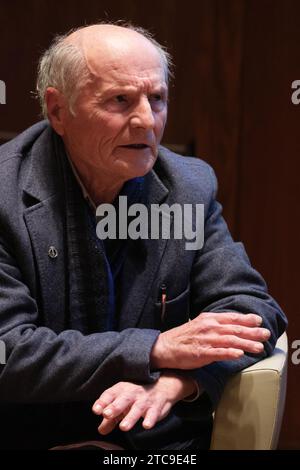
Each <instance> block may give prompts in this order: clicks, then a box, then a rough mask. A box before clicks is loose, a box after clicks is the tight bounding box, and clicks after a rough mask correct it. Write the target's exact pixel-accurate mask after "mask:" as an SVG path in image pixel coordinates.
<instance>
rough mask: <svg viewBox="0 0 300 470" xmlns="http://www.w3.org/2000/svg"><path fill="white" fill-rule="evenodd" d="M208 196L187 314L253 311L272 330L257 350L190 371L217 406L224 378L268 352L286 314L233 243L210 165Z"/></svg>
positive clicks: (285, 321)
mask: <svg viewBox="0 0 300 470" xmlns="http://www.w3.org/2000/svg"><path fill="white" fill-rule="evenodd" d="M209 169H210V172H211V178H212V182H213V188H214V190H213V197H212V200H211V203H210V207H209V210H208V213H207V217H206V221H205V243H204V246H203V248H202V249H201V250H199V252H198V253H197V255H196V257H195V262H194V265H193V269H192V274H191V288H192V289H191V292H192V307H191V311H192V317H195V316H197V315H198V314H199V313H200V312H226V311H235V312H241V313H256V314H258V315H260V316H261V317H262V319H263V324H262V326H264V327H265V328H268V329H269V330H270V332H271V336H270V339H269V340H268V341H267V342H266V343H264V345H265V348H264V351H263V352H262V353H261V354H255V355H254V354H250V353H245V354H244V356H242V357H241V358H240V359H238V360H232V361H219V362H214V363H212V364H210V365H207V366H204V367H202V368H199V369H197V370H194V371H193V372H192V375H193V377H194V378H196V379H197V380H198V381H199V384H201V385H202V386H203V387H204V389H205V390H206V392H207V393H208V395H209V397H210V398H211V401H212V402H213V403H214V405H216V404H217V403H218V401H219V399H220V397H221V394H222V391H223V389H224V386H225V383H226V381H227V380H228V378H229V377H230V376H231V375H232V374H235V373H237V372H239V371H240V370H242V369H244V368H246V367H248V366H250V365H252V364H254V363H255V362H257V361H259V360H260V359H262V358H264V357H266V356H268V355H270V354H271V352H272V351H273V349H274V347H275V344H276V341H277V339H278V337H279V336H280V335H281V334H282V333H283V332H284V330H285V328H286V324H287V320H286V317H285V315H284V313H283V312H282V310H281V308H280V307H279V305H278V304H277V303H276V302H275V300H274V299H273V298H272V297H271V296H270V295H269V294H268V291H267V286H266V283H265V281H264V280H263V278H262V277H261V275H260V274H259V273H258V272H257V271H256V270H255V269H253V267H252V266H251V264H250V261H249V259H248V256H247V254H246V252H245V249H244V247H243V244H242V243H235V242H234V241H233V239H232V237H231V235H230V233H229V230H228V228H227V225H226V223H225V221H224V219H223V217H222V207H221V205H220V204H219V203H218V202H217V201H216V198H215V196H216V192H217V180H216V177H215V175H214V173H213V170H212V169H211V168H210V167H209Z"/></svg>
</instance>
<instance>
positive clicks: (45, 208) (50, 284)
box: [23, 127, 66, 332]
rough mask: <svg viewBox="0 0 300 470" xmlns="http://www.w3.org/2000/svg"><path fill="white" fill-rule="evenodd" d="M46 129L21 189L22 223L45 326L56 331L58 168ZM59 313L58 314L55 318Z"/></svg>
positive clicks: (60, 294) (60, 324)
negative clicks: (38, 285)
mask: <svg viewBox="0 0 300 470" xmlns="http://www.w3.org/2000/svg"><path fill="white" fill-rule="evenodd" d="M52 135H53V134H52V131H51V129H50V128H49V127H48V128H46V130H45V131H44V132H43V133H42V134H41V135H40V137H38V139H37V140H36V142H35V144H34V145H33V147H32V151H31V155H30V167H29V168H28V173H27V179H26V181H25V185H24V188H23V194H24V197H23V200H24V203H25V206H26V207H25V210H24V214H23V216H24V221H25V224H26V227H27V230H28V233H29V237H30V240H31V244H32V249H33V253H34V258H35V262H36V265H37V271H38V276H39V279H38V282H39V284H40V289H41V296H39V298H38V301H41V302H42V300H43V299H47V302H44V305H42V311H43V312H44V315H45V321H46V325H47V326H49V327H50V328H52V329H53V330H54V331H56V332H60V331H62V330H63V329H64V315H61V312H64V313H65V303H66V302H65V292H66V283H65V259H64V258H65V250H64V226H63V225H64V217H63V214H62V211H63V207H64V205H63V202H62V198H63V194H62V193H61V189H62V184H61V183H62V179H61V168H60V165H58V160H57V156H56V154H55V152H54V151H53V137H52ZM58 312H59V313H60V314H59V315H58Z"/></svg>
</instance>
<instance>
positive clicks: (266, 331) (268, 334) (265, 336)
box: [264, 330, 271, 338]
mask: <svg viewBox="0 0 300 470" xmlns="http://www.w3.org/2000/svg"><path fill="white" fill-rule="evenodd" d="M270 336H271V333H270V331H269V330H265V331H264V338H269V337H270Z"/></svg>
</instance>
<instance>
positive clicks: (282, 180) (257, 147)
mask: <svg viewBox="0 0 300 470" xmlns="http://www.w3.org/2000/svg"><path fill="white" fill-rule="evenodd" d="M299 39H300V3H299V2H297V1H287V2H281V1H277V2H276V1H275V2H274V1H266V0H265V1H260V2H258V1H254V2H247V11H246V25H245V44H244V73H243V76H244V79H243V93H242V99H243V115H242V119H241V128H242V131H241V132H242V138H241V147H240V155H239V159H240V167H241V173H240V181H241V185H240V191H239V198H238V201H239V209H238V220H237V223H238V236H239V238H240V239H242V240H243V241H244V242H245V244H246V247H247V250H248V253H249V255H250V257H251V259H252V260H253V262H254V264H255V266H256V267H257V268H258V269H259V271H260V272H262V273H263V275H264V276H265V278H266V279H267V281H268V284H269V288H270V291H271V292H272V293H273V294H274V296H275V297H276V298H277V299H278V301H279V302H280V304H281V305H282V307H283V308H284V310H285V312H286V314H287V315H288V317H289V322H290V326H289V332H288V334H289V342H290V344H291V342H292V341H293V340H294V339H299V338H300V316H299V298H298V295H299V294H298V293H299V291H298V288H299V287H298V286H299V267H300V245H299V241H300V221H299V216H300V211H299V196H300V185H299V171H300V161H299V155H300V140H299V123H300V106H298V107H297V106H295V105H293V104H292V102H291V92H292V91H291V83H292V81H293V80H295V79H299V77H300V49H299ZM299 385H300V366H295V365H293V364H292V363H291V361H289V378H288V394H287V407H286V414H285V421H284V427H283V431H282V437H281V441H280V445H281V446H282V447H290V448H297V447H298V448H300V436H299V418H300V414H299V409H298V408H299V407H298V394H299V392H298V390H299Z"/></svg>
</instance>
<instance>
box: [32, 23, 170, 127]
mask: <svg viewBox="0 0 300 470" xmlns="http://www.w3.org/2000/svg"><path fill="white" fill-rule="evenodd" d="M98 24H114V25H116V26H122V27H123V28H127V29H131V30H133V31H136V32H137V33H139V34H141V35H142V36H144V37H145V38H146V39H148V41H150V42H151V44H153V45H154V47H155V48H156V49H157V51H158V52H159V54H160V56H161V59H162V62H163V66H164V69H165V73H166V81H167V82H168V81H169V78H170V77H173V72H172V69H173V63H172V58H171V55H170V54H169V53H168V52H167V50H166V49H165V47H164V46H162V45H161V44H159V43H158V42H157V41H156V40H155V39H154V37H153V35H152V33H150V32H149V31H147V30H146V29H144V28H141V27H139V26H134V25H132V24H130V23H124V22H121V21H118V22H116V23H108V22H103V23H98ZM85 27H86V26H81V27H79V28H76V29H72V30H71V31H68V32H67V33H66V34H63V35H57V36H55V38H54V40H53V41H52V43H51V45H50V47H49V48H48V49H47V50H46V51H45V52H44V53H43V55H42V56H41V58H40V60H39V64H38V74H37V84H36V95H37V98H38V99H39V102H40V105H41V108H42V114H43V116H44V117H45V118H47V104H46V102H45V93H46V90H47V88H48V87H54V88H56V89H57V90H59V91H60V92H61V93H62V94H63V95H64V96H65V97H66V99H67V101H68V104H69V110H70V112H71V113H72V114H73V115H75V112H74V103H75V101H76V98H77V96H78V93H79V91H80V89H81V88H82V86H83V85H84V84H85V83H86V82H87V80H88V78H89V70H88V68H87V64H86V61H85V57H84V55H83V53H82V51H81V49H80V48H79V47H78V46H76V45H73V44H67V43H65V39H66V38H67V37H68V36H69V35H70V34H71V33H74V32H76V31H79V30H81V29H84V28H85Z"/></svg>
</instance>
